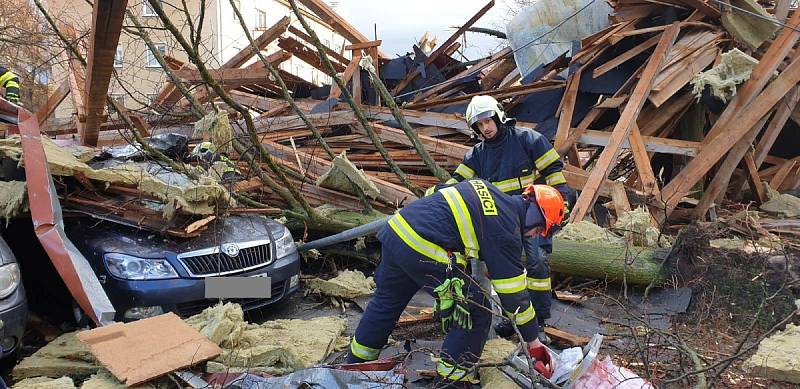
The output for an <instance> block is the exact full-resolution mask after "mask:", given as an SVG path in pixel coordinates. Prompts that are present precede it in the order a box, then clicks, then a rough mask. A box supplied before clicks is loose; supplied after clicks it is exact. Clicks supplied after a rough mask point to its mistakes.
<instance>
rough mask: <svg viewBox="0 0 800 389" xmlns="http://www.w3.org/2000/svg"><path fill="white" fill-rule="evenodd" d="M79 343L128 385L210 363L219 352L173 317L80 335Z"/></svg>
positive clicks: (161, 316) (103, 328) (113, 325)
mask: <svg viewBox="0 0 800 389" xmlns="http://www.w3.org/2000/svg"><path fill="white" fill-rule="evenodd" d="M78 339H80V340H81V341H82V342H83V343H85V344H86V345H88V346H89V349H90V350H91V352H92V354H93V355H94V356H95V357H96V358H97V360H98V361H100V363H101V364H102V365H103V366H104V367H105V368H107V369H108V370H109V371H111V373H112V374H114V376H115V377H116V378H117V379H118V380H120V381H121V382H124V383H125V384H127V385H136V384H139V383H142V382H145V381H148V380H151V379H153V378H156V377H159V376H162V375H164V374H167V373H169V372H172V371H175V370H178V369H182V368H185V367H188V366H191V365H194V364H197V363H199V362H203V361H206V360H209V359H212V358H214V357H216V356H218V355H219V354H220V353H221V352H222V350H221V349H220V348H219V346H217V345H216V344H214V343H213V342H211V341H210V340H208V338H206V337H205V336H203V335H201V334H200V333H199V332H198V331H197V330H195V329H194V328H192V327H190V326H189V325H188V324H186V323H185V322H183V320H181V319H180V318H179V317H178V316H177V315H175V314H174V313H166V314H163V315H160V316H156V317H152V318H148V319H143V320H139V321H135V322H132V323H126V324H122V323H115V324H112V325H109V326H105V327H100V328H96V329H93V330H90V331H85V332H81V333H80V334H78Z"/></svg>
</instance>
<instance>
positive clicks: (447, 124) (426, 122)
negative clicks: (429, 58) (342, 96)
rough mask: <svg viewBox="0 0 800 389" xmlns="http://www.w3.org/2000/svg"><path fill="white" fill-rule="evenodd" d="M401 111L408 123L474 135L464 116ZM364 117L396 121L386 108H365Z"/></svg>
mask: <svg viewBox="0 0 800 389" xmlns="http://www.w3.org/2000/svg"><path fill="white" fill-rule="evenodd" d="M400 111H401V112H402V113H403V116H404V117H405V118H406V121H408V122H409V123H411V124H418V125H423V126H434V127H441V128H452V129H454V130H457V131H458V132H460V133H462V134H464V135H467V136H470V135H471V134H472V130H471V129H470V128H469V127H468V126H467V122H466V121H465V120H464V116H463V115H459V114H454V113H439V112H425V111H415V110H412V109H401V110H400ZM364 115H365V116H366V117H367V118H369V119H372V120H383V121H386V120H395V119H394V115H392V111H391V110H389V108H386V107H364ZM517 126H520V127H526V128H535V127H536V123H528V122H521V121H517Z"/></svg>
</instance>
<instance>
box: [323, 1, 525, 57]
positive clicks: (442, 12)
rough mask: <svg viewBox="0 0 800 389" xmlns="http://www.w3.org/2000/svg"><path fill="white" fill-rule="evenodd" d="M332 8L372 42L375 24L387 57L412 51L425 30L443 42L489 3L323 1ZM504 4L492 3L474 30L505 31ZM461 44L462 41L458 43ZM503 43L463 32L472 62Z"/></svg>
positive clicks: (505, 12)
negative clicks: (491, 6)
mask: <svg viewBox="0 0 800 389" xmlns="http://www.w3.org/2000/svg"><path fill="white" fill-rule="evenodd" d="M325 1H326V3H328V4H329V5H333V6H334V9H335V10H336V12H337V13H339V14H340V15H342V16H343V17H344V18H345V19H346V20H347V21H348V22H350V24H352V25H353V26H355V27H356V28H357V29H358V30H359V31H360V32H361V33H362V34H364V35H366V36H367V37H368V38H370V39H373V37H374V36H375V33H374V31H375V25H377V30H378V31H377V32H378V39H381V40H382V41H383V42H382V44H381V49H382V50H383V51H384V52H385V53H387V54H389V55H390V56H391V57H394V56H395V55H402V54H405V53H406V52H410V51H412V46H413V45H414V44H415V43H416V42H418V41H419V39H420V38H421V37H422V35H423V34H425V32H426V31H427V32H428V33H429V36H435V37H438V38H439V39H438V43H440V44H441V43H443V42H444V41H445V40H446V39H447V38H448V37H449V36H450V35H451V34H453V32H455V29H454V28H452V27H454V26H461V25H462V24H464V22H466V21H467V20H469V18H471V17H472V15H474V14H475V13H477V12H478V10H480V9H481V8H483V6H485V5H486V4H488V2H489V0H458V1H454V0H403V1H397V0H395V1H375V0H325ZM507 1H509V0H496V1H495V5H494V7H493V8H492V9H491V10H489V12H487V13H486V15H484V16H483V17H482V18H481V19H479V20H478V22H477V23H475V24H474V26H476V27H487V28H493V29H497V30H500V31H503V32H505V26H504V23H503V18H504V16H505V15H507V13H508V7H507V4H508V3H507ZM462 43H463V42H462ZM502 43H503V41H501V40H499V39H495V38H492V37H487V36H485V35H483V34H476V33H467V45H466V55H467V57H468V59H475V58H478V57H482V56H485V55H488V54H490V53H492V52H494V51H496V49H497V47H498V45H499V44H502Z"/></svg>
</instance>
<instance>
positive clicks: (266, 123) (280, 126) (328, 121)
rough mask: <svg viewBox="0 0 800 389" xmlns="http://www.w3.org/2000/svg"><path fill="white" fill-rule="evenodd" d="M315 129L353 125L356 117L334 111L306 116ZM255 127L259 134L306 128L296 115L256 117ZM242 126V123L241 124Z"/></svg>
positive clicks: (349, 112) (344, 112)
mask: <svg viewBox="0 0 800 389" xmlns="http://www.w3.org/2000/svg"><path fill="white" fill-rule="evenodd" d="M306 118H307V119H308V121H310V122H311V123H312V124H313V125H314V126H315V127H331V126H341V125H348V124H354V123H355V122H356V116H355V114H354V113H353V112H352V111H336V112H322V113H316V114H308V115H306ZM253 121H254V122H255V125H256V131H258V133H259V134H261V133H264V132H275V131H282V130H290V129H297V128H306V123H305V122H304V121H303V119H301V118H300V116H298V115H290V116H277V117H261V116H258V117H256V118H254V119H253ZM242 126H244V123H242Z"/></svg>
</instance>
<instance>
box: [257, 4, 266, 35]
mask: <svg viewBox="0 0 800 389" xmlns="http://www.w3.org/2000/svg"><path fill="white" fill-rule="evenodd" d="M256 14H257V17H258V19H257V20H256V29H258V30H265V29H266V28H267V27H268V26H267V12H266V11H262V10H260V9H258V10H256Z"/></svg>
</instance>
